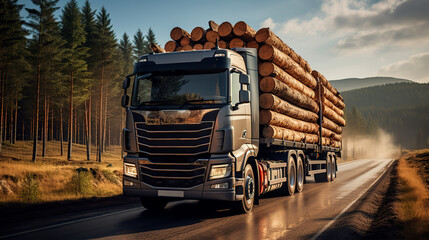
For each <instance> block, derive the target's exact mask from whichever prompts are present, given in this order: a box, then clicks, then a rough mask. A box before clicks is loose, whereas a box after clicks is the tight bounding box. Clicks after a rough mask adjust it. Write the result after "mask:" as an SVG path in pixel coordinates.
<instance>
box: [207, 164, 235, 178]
mask: <svg viewBox="0 0 429 240" xmlns="http://www.w3.org/2000/svg"><path fill="white" fill-rule="evenodd" d="M230 175H231V164H221V165H213V166H212V169H211V171H210V180H212V179H218V178H225V177H229V176H230Z"/></svg>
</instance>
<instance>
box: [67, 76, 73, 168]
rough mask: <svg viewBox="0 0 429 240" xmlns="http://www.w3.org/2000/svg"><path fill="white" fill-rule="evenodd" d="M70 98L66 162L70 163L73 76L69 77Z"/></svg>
mask: <svg viewBox="0 0 429 240" xmlns="http://www.w3.org/2000/svg"><path fill="white" fill-rule="evenodd" d="M70 77H71V78H70V93H69V94H70V97H69V126H68V127H69V131H68V149H67V160H68V161H71V158H72V147H73V84H74V83H73V81H74V74H73V73H71V75H70Z"/></svg>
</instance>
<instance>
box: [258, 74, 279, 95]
mask: <svg viewBox="0 0 429 240" xmlns="http://www.w3.org/2000/svg"><path fill="white" fill-rule="evenodd" d="M275 86H276V82H275V81H274V78H272V77H264V78H262V79H261V81H260V82H259V88H260V89H261V91H262V92H271V91H272V90H273V89H274V87H275Z"/></svg>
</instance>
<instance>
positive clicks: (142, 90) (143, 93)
mask: <svg viewBox="0 0 429 240" xmlns="http://www.w3.org/2000/svg"><path fill="white" fill-rule="evenodd" d="M151 89H152V81H150V80H149V79H140V80H137V83H136V86H135V89H134V94H133V105H139V104H140V103H141V102H145V101H150V100H151V99H150V95H151V92H150V91H151Z"/></svg>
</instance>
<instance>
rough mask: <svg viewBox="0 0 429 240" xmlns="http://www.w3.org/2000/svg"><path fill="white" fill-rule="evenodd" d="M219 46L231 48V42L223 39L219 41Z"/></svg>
mask: <svg viewBox="0 0 429 240" xmlns="http://www.w3.org/2000/svg"><path fill="white" fill-rule="evenodd" d="M219 47H220V48H223V49H228V48H229V44H228V43H227V42H225V41H223V40H220V41H219Z"/></svg>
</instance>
